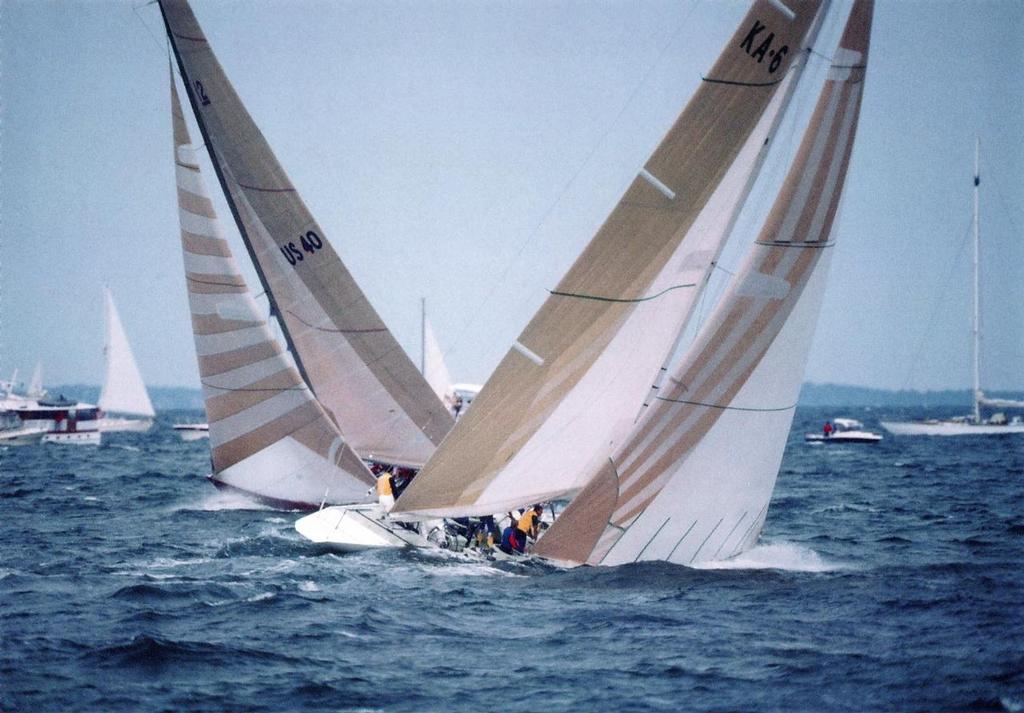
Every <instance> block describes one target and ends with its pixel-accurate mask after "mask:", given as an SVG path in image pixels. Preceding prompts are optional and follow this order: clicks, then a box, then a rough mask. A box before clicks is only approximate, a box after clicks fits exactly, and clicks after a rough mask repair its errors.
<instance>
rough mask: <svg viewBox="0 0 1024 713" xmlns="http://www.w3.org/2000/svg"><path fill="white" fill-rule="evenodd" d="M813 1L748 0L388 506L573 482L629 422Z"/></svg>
mask: <svg viewBox="0 0 1024 713" xmlns="http://www.w3.org/2000/svg"><path fill="white" fill-rule="evenodd" d="M818 6H819V3H818V2H814V1H801V2H789V3H786V4H785V5H784V4H782V3H779V2H770V1H768V0H763V1H760V2H755V3H754V5H753V7H752V8H751V10H750V11H749V12H748V14H747V15H746V17H745V18H744V20H743V21H742V23H741V24H740V26H739V29H738V30H737V32H736V34H735V35H734V36H733V37H732V38H731V39H730V40H729V43H728V44H727V45H726V47H725V49H724V50H723V52H722V54H721V56H720V57H719V58H718V60H717V62H716V63H715V64H714V66H713V68H712V70H711V72H710V73H709V75H708V76H707V77H705V78H704V81H703V83H702V84H701V86H700V88H699V89H698V91H697V92H696V94H695V95H694V96H693V98H692V99H691V100H690V102H689V103H688V105H687V106H686V108H685V109H684V110H683V112H682V113H681V115H680V116H679V117H678V119H677V120H676V123H675V125H674V126H673V127H672V128H671V129H670V130H669V132H668V134H667V135H666V136H665V138H664V139H663V140H662V142H661V143H660V145H659V146H658V148H657V149H656V150H655V152H654V153H653V155H652V156H651V157H650V159H649V160H648V161H647V163H646V164H645V165H644V167H643V168H642V169H641V170H640V171H639V173H638V175H637V176H636V178H635V179H634V181H633V182H632V184H631V185H630V187H629V188H628V190H627V191H626V194H625V195H624V196H623V197H622V199H621V200H620V201H619V203H618V205H617V206H616V207H615V209H614V210H613V211H612V213H611V215H610V216H609V217H608V219H607V220H606V221H605V223H604V225H603V226H602V227H601V229H600V230H599V231H598V233H597V235H596V236H595V237H594V238H593V240H592V241H591V242H590V244H589V245H588V246H587V248H586V249H585V250H584V251H583V253H582V254H581V255H580V257H579V258H578V259H577V261H576V263H575V264H574V265H573V266H572V268H571V269H570V270H569V272H568V273H567V274H566V276H565V277H564V278H563V279H562V281H561V282H560V283H559V284H558V286H557V287H556V288H555V289H554V290H551V295H550V297H549V298H548V299H547V300H546V301H545V303H544V304H543V305H542V306H541V308H540V310H539V311H538V313H537V314H536V315H535V316H534V318H533V320H532V321H531V322H530V323H529V325H528V326H527V327H526V329H525V330H524V331H523V333H522V334H521V335H520V337H519V339H518V340H517V341H516V342H515V343H514V344H513V346H512V348H511V349H510V350H509V352H508V353H507V354H506V356H505V358H504V359H503V360H502V362H501V363H500V364H499V366H498V368H497V370H496V371H495V373H494V375H493V376H492V377H491V379H490V380H489V381H488V382H487V384H486V385H485V386H484V389H483V390H482V391H481V393H480V395H479V396H478V397H477V399H476V400H475V401H474V402H473V407H472V409H470V410H469V411H468V412H467V413H466V415H465V417H464V418H462V419H461V421H460V423H459V426H458V427H457V428H456V429H455V430H454V431H453V432H452V434H451V436H450V437H449V438H448V439H447V440H446V441H445V443H444V444H443V446H442V447H441V448H440V449H439V450H438V451H437V453H436V454H435V455H434V457H433V458H432V459H431V460H430V462H429V463H428V464H427V466H426V468H425V469H424V470H423V471H422V472H421V473H420V474H419V476H417V478H416V479H415V480H414V481H413V483H412V484H411V485H410V486H409V488H408V489H407V490H406V491H405V493H404V494H403V495H402V497H401V498H400V499H399V501H398V503H397V504H396V508H395V510H396V511H401V512H402V513H405V514H406V515H409V516H413V517H422V516H452V515H466V514H487V513H493V512H500V511H502V510H505V509H508V508H511V507H518V506H521V505H523V504H525V503H529V502H533V501H541V500H546V499H549V498H552V497H557V496H560V495H564V494H566V493H570V492H573V491H574V490H576V489H578V488H579V487H581V486H582V485H583V484H584V483H585V482H586V480H587V478H588V477H589V476H590V475H591V474H592V473H593V469H592V468H588V467H587V465H588V459H589V458H591V457H599V458H600V459H601V460H603V459H605V458H607V456H608V455H609V454H610V452H611V450H610V449H611V448H612V447H613V446H614V445H615V444H616V443H617V441H618V440H619V439H620V438H622V437H624V436H625V434H626V433H628V431H629V429H630V428H631V427H632V425H633V421H634V419H635V418H636V416H637V414H638V412H639V411H640V409H641V406H642V404H643V401H644V397H645V395H646V394H647V392H648V391H650V390H651V385H652V384H654V383H655V382H656V380H657V375H658V371H659V367H660V365H661V364H662V362H663V360H664V358H665V354H666V352H668V351H669V350H670V348H671V346H672V343H673V341H674V339H675V337H676V335H677V334H678V332H679V329H680V326H681V325H682V324H683V322H684V321H685V319H686V317H687V316H688V315H689V314H690V312H691V311H692V309H693V306H694V304H695V303H696V297H697V295H699V291H700V289H702V288H703V286H704V284H705V282H706V280H707V275H708V272H709V270H710V269H711V268H712V266H713V263H714V260H715V258H716V257H717V255H718V253H719V251H720V248H721V242H722V240H724V238H725V236H726V235H727V233H728V230H729V227H730V226H731V224H732V220H733V218H734V213H733V209H734V207H735V206H736V204H737V203H739V202H740V201H741V199H742V197H743V196H744V195H745V192H746V190H747V189H748V188H749V178H750V176H751V175H752V172H753V171H754V169H755V167H756V166H757V165H758V163H759V160H760V157H761V152H762V148H763V146H764V143H765V141H766V140H767V138H768V136H769V134H770V131H771V129H772V127H773V126H774V121H773V118H774V116H775V113H776V112H777V111H778V110H779V109H780V104H781V103H780V102H775V103H774V104H773V99H775V98H777V97H778V96H779V95H780V94H781V95H784V94H785V92H781V93H780V91H779V90H780V86H781V85H782V84H783V83H784V80H785V78H786V77H787V73H788V69H789V66H790V63H791V62H792V60H793V59H794V58H795V57H797V56H798V55H799V54H800V52H799V49H800V48H801V46H802V41H803V39H804V37H805V36H806V35H807V33H808V28H809V27H810V26H811V23H812V20H813V19H814V17H815V14H816V11H817V9H818ZM769 107H771V109H769ZM766 110H768V111H767V113H766Z"/></svg>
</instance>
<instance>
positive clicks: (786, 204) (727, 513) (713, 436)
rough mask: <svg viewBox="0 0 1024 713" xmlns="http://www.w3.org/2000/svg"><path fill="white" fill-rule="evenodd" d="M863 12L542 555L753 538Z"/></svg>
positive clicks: (789, 392)
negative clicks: (659, 374) (800, 127)
mask: <svg viewBox="0 0 1024 713" xmlns="http://www.w3.org/2000/svg"><path fill="white" fill-rule="evenodd" d="M871 13H872V2H871V1H870V0H857V2H856V3H855V4H854V7H853V9H852V11H851V15H850V18H849V20H848V22H847V26H846V28H845V30H844V33H843V35H842V39H841V41H840V43H839V48H838V50H837V51H836V53H835V56H834V58H833V63H832V65H831V70H830V73H829V76H828V79H827V80H826V82H825V86H824V88H823V90H822V93H821V95H820V97H819V100H818V103H817V105H816V106H815V110H814V113H813V114H812V117H811V120H810V122H809V125H808V128H807V130H806V132H805V134H804V137H803V139H802V141H801V145H800V147H799V149H798V152H797V155H796V158H795V160H794V162H793V165H792V166H791V167H790V171H789V173H788V175H787V177H786V180H785V182H784V183H783V186H782V188H781V190H780V192H779V194H778V197H777V198H776V201H775V203H774V205H773V206H772V209H771V212H770V213H769V215H768V218H767V220H766V223H765V225H764V226H763V228H762V229H761V232H760V234H759V235H758V238H757V240H756V242H755V244H754V246H753V247H752V248H751V250H750V251H749V253H748V254H747V256H746V259H745V262H744V264H743V266H742V267H741V269H740V271H739V272H738V274H737V275H736V276H735V278H734V280H733V281H732V282H731V284H730V287H729V289H728V290H727V292H726V294H725V295H724V296H723V298H722V300H721V302H720V303H719V305H718V306H717V307H716V309H715V311H714V313H713V314H712V317H711V318H710V320H709V322H708V323H707V325H705V327H704V328H703V329H702V330H701V331H700V332H699V333H698V335H697V339H696V340H695V342H694V344H693V346H692V347H691V348H690V349H689V350H688V352H687V353H686V355H685V356H684V358H683V359H682V360H681V362H680V365H679V367H678V368H676V369H675V370H674V371H673V373H672V375H671V377H670V378H669V379H668V381H667V382H666V386H665V388H664V389H663V390H662V391H661V392H660V394H659V396H658V398H657V399H656V402H655V403H654V404H653V405H652V407H651V408H650V409H649V410H648V412H647V413H646V414H645V416H644V418H643V420H642V421H641V422H640V424H639V425H638V427H637V429H636V430H635V431H634V432H633V433H632V434H631V435H630V438H629V439H628V441H627V442H626V443H624V444H623V445H622V447H621V448H619V449H617V451H616V453H615V454H614V456H613V457H612V458H610V459H608V461H606V462H605V463H604V465H603V467H601V468H600V469H599V470H598V472H597V473H596V474H595V477H594V478H593V480H592V481H591V482H590V484H589V485H588V486H587V487H586V488H585V489H584V490H583V491H582V492H581V493H580V495H579V496H578V497H577V498H576V499H575V500H573V502H572V503H571V504H570V505H569V506H568V507H567V508H566V510H565V511H564V512H563V513H562V515H561V516H560V517H559V519H558V520H557V521H556V522H555V523H554V525H553V526H552V527H551V529H550V530H548V531H547V533H546V534H545V535H544V536H543V537H542V538H541V540H540V542H539V543H538V547H537V549H536V550H535V551H536V553H537V554H539V555H542V556H545V557H549V558H552V559H558V560H568V561H574V562H588V563H591V564H607V565H615V564H622V563H626V562H634V561H637V560H667V561H671V562H677V563H682V564H689V563H693V562H697V561H700V560H705V559H715V558H725V557H728V556H731V555H733V554H735V553H737V552H740V551H742V550H743V549H746V548H747V547H749V546H750V545H751V544H752V543H753V542H754V541H755V540H756V538H757V536H758V534H759V533H760V531H761V528H762V526H763V523H764V518H765V515H766V513H767V510H768V503H769V501H770V498H771V493H772V490H773V488H774V485H775V480H776V477H777V474H778V468H779V464H780V462H781V459H782V453H783V449H784V447H785V444H786V438H787V435H788V433H789V428H790V425H791V423H792V418H793V412H794V409H795V403H796V400H797V396H798V394H799V390H800V384H801V381H802V378H803V372H804V365H805V363H806V360H807V354H808V351H809V349H810V343H811V338H812V335H813V332H814V325H815V322H816V321H817V315H818V312H819V308H820V303H821V298H822V293H823V291H824V284H825V276H826V272H827V267H828V257H829V254H830V252H831V250H830V248H831V247H832V246H833V245H834V242H833V241H832V240H831V239H830V235H831V233H832V228H833V225H834V220H835V216H836V212H837V210H838V205H839V201H840V196H841V195H842V189H843V184H844V180H845V176H846V170H847V166H848V163H849V159H850V152H851V150H852V147H853V140H854V135H855V132H856V126H857V116H858V111H859V107H860V99H861V93H862V90H863V80H864V73H865V66H866V61H867V50H868V38H869V35H870V25H871Z"/></svg>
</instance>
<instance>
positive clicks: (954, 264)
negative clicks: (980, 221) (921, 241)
mask: <svg viewBox="0 0 1024 713" xmlns="http://www.w3.org/2000/svg"><path fill="white" fill-rule="evenodd" d="M971 225H972V221H968V223H967V227H966V228H964V234H963V237H962V238H961V239H960V247H959V248H958V249H957V252H956V255H954V256H953V260H952V261H951V262H950V265H949V271H948V272H947V273H946V277H945V278H944V279H943V280H942V282H941V283H939V293H938V294H939V297H938V299H936V300H935V303H934V304H933V305H932V311H931V314H930V315H929V316H928V320H927V321H926V322H925V328H924V330H923V331H922V332H921V336H920V337H919V338H918V340H917V346H916V347H915V348H914V352H913V354H912V355H911V358H910V364H909V366H908V367H907V375H906V377H905V378H904V379H903V385H902V386H901V387H900V390H901V391H907V390H909V389H910V381H911V379H913V377H914V368H915V366H916V365H917V364H918V359H919V358H920V356H921V353H922V352H923V351H924V347H925V342H926V341H927V339H928V337H929V335H930V334H931V331H932V327H933V326H934V325H935V321H936V318H937V317H938V314H939V309H940V308H941V307H942V306H943V304H944V303H945V296H946V294H948V292H949V290H947V289H946V287H947V286H948V285H949V284H950V283H951V282H952V280H953V274H954V273H955V272H956V270H957V268H958V267H959V262H960V257H961V256H962V255H963V253H964V249H965V247H966V246H967V244H968V242H969V240H970V236H971Z"/></svg>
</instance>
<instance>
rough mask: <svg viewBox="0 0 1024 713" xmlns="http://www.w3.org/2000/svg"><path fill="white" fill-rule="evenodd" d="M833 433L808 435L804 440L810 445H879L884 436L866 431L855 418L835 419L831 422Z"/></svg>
mask: <svg viewBox="0 0 1024 713" xmlns="http://www.w3.org/2000/svg"><path fill="white" fill-rule="evenodd" d="M831 423H832V426H833V428H832V431H831V432H830V433H829V434H828V435H825V434H824V433H807V434H805V435H804V440H805V441H807V442H809V443H829V444H839V443H878V442H879V441H880V440H882V436H881V435H879V434H877V433H872V432H871V431H866V430H864V424H863V423H861V422H860V421H858V420H856V419H853V418H834V419H832V421H831Z"/></svg>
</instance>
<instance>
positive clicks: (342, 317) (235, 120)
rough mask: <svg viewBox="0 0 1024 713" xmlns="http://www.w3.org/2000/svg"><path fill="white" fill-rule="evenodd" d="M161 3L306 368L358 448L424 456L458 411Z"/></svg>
mask: <svg viewBox="0 0 1024 713" xmlns="http://www.w3.org/2000/svg"><path fill="white" fill-rule="evenodd" d="M160 7H161V11H162V13H163V18H164V23H165V25H166V27H167V32H168V36H169V38H170V39H171V45H172V48H173V50H174V55H175V58H176V60H177V64H178V68H179V71H180V72H181V76H182V78H183V80H184V83H185V85H186V89H187V94H188V97H189V101H190V103H191V105H192V109H193V113H194V115H195V117H196V120H197V123H198V125H199V128H200V131H201V132H202V134H203V138H204V141H205V144H206V148H207V150H208V151H209V153H210V157H211V161H212V163H213V166H214V170H215V172H216V174H217V178H218V180H219V182H220V184H221V188H222V189H223V191H224V195H225V197H226V199H227V202H228V205H229V207H230V209H231V212H232V215H233V217H234V219H235V223H236V224H237V226H238V229H239V232H240V234H241V236H242V239H243V242H244V244H245V247H246V250H247V251H248V252H249V256H250V258H251V260H252V262H253V265H254V267H255V269H256V273H257V275H258V277H259V279H260V282H261V284H262V286H263V290H264V292H265V293H266V295H267V298H268V300H269V301H270V311H271V314H272V315H273V316H274V317H275V318H276V319H277V320H278V322H279V324H280V326H281V332H282V334H283V336H284V339H285V341H286V343H287V347H288V351H289V352H290V353H291V354H292V355H293V357H294V359H295V365H296V368H297V369H298V371H299V373H300V375H301V376H302V378H303V380H304V381H305V382H306V383H307V384H308V385H309V387H310V389H311V390H312V391H313V393H314V394H315V395H316V398H317V399H318V400H319V401H320V402H321V404H322V405H323V406H324V408H325V409H327V411H329V412H330V413H331V414H332V415H333V416H334V418H335V419H336V420H337V422H338V424H339V425H340V427H341V429H342V431H343V432H344V433H345V435H346V438H348V439H349V442H350V443H351V445H352V446H353V448H355V449H356V450H357V452H359V453H360V454H362V455H365V456H367V457H381V456H382V455H383V454H386V455H387V456H388V457H389V458H392V459H394V460H395V461H396V462H401V463H403V464H410V465H421V464H422V463H424V462H425V461H426V460H427V458H428V457H429V456H430V454H431V453H432V452H433V451H434V449H435V447H436V446H437V444H438V443H440V442H441V440H442V439H443V438H444V436H445V435H446V434H447V433H448V431H449V429H450V428H451V426H452V423H453V420H452V417H451V415H450V413H449V412H448V411H447V409H445V407H444V406H443V405H442V404H441V402H440V400H439V399H438V398H437V397H436V396H435V395H434V393H433V392H432V390H431V389H430V386H429V384H427V383H426V380H425V379H424V378H423V376H422V375H421V374H420V373H419V371H418V370H417V369H416V367H415V365H414V364H413V363H412V361H411V360H410V359H409V357H408V356H407V355H406V354H405V352H404V350H403V349H402V347H401V346H400V345H399V344H398V342H397V341H396V340H395V338H394V336H393V335H392V334H391V333H390V331H388V329H387V327H386V325H384V323H383V322H382V320H381V319H380V317H379V316H378V315H377V313H376V311H375V310H374V309H373V307H372V306H371V305H370V303H369V302H368V300H367V299H366V296H365V295H364V294H363V292H362V291H361V290H360V288H359V287H358V285H357V284H356V283H355V280H354V279H353V277H352V275H351V274H350V273H349V272H348V270H347V269H346V268H345V266H344V264H343V263H342V262H341V260H340V258H339V257H338V255H337V253H336V252H335V249H334V247H333V246H332V245H331V243H330V242H329V241H328V239H327V237H326V236H325V234H324V231H323V230H322V228H321V227H320V226H319V225H318V224H317V223H316V221H315V220H314V218H313V216H312V215H311V214H310V212H309V210H308V208H307V207H306V205H305V203H304V202H303V201H302V198H301V196H300V195H299V194H298V192H297V191H296V190H295V187H294V186H293V185H292V183H291V181H290V180H289V179H288V177H287V174H286V173H285V171H284V169H283V168H282V167H281V165H280V164H279V163H278V161H277V159H276V157H275V156H274V154H273V151H272V150H271V149H270V147H269V145H268V144H267V142H266V139H265V138H264V137H263V135H262V133H261V132H260V130H259V128H258V127H257V126H256V124H255V123H254V121H253V119H252V117H251V116H250V115H249V113H248V112H247V111H246V109H245V107H244V106H243V105H242V103H241V101H240V99H239V97H238V95H237V94H236V92H235V90H234V88H233V87H232V85H231V83H230V81H229V80H228V79H227V77H226V75H225V74H224V71H223V69H222V68H221V66H220V64H219V62H218V61H217V58H216V56H215V55H214V54H213V51H212V49H211V48H210V46H209V43H208V42H207V41H206V38H205V35H204V33H203V31H202V29H201V27H200V26H199V23H198V22H197V20H196V18H195V15H194V14H193V13H192V10H191V8H190V7H189V6H188V4H187V2H185V0H160ZM178 158H179V160H180V157H178ZM178 170H179V171H185V170H187V169H185V168H184V167H182V166H180V165H179V167H178ZM190 220H193V221H195V223H194V224H190V226H191V227H190V232H191V233H193V234H197V235H208V234H209V226H208V225H206V224H205V223H204V222H203V221H202V220H201V219H199V218H190ZM192 228H194V229H192Z"/></svg>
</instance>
